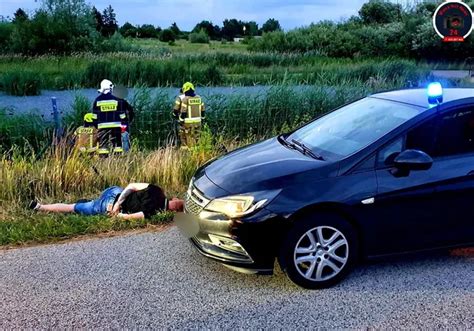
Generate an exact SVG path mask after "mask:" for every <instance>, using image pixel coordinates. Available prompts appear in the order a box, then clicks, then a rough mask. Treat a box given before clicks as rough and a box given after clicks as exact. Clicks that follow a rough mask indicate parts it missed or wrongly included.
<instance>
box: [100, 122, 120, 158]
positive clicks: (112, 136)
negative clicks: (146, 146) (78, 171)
mask: <svg viewBox="0 0 474 331" xmlns="http://www.w3.org/2000/svg"><path fill="white" fill-rule="evenodd" d="M98 139H99V149H98V152H99V155H108V154H109V153H110V152H114V153H123V148H122V129H121V128H108V129H99V131H98Z"/></svg>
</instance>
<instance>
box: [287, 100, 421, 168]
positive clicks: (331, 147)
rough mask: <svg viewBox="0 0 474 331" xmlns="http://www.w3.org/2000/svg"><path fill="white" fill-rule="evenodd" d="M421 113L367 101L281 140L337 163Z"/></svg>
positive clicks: (417, 109) (408, 107) (391, 103)
mask: <svg viewBox="0 0 474 331" xmlns="http://www.w3.org/2000/svg"><path fill="white" fill-rule="evenodd" d="M422 111H423V108H421V107H417V106H412V105H407V104H402V103H398V102H394V101H388V100H382V99H377V98H370V97H369V98H365V99H362V100H359V101H356V102H354V103H351V104H349V105H347V106H344V107H342V108H339V109H338V110H336V111H333V112H331V113H329V114H327V115H325V116H323V117H321V118H319V119H317V120H316V121H314V122H311V123H309V124H308V125H305V126H304V127H302V128H300V129H299V130H297V131H295V132H293V133H292V134H291V135H289V136H288V137H286V138H285V139H286V140H287V141H289V142H291V141H293V140H295V141H297V142H300V143H302V144H304V145H306V146H307V147H308V148H309V149H311V150H312V151H314V152H315V153H318V154H320V155H322V156H324V157H325V158H333V159H334V158H335V159H341V158H344V157H346V156H349V155H351V154H353V153H355V152H358V151H360V150H361V149H363V148H364V147H367V146H368V145H370V144H372V143H374V142H375V141H377V140H378V139H380V138H381V137H383V136H384V135H385V134H387V133H389V132H390V131H392V130H394V129H396V128H397V127H398V126H400V125H402V124H403V123H405V122H407V121H408V120H410V119H412V118H413V117H415V116H416V115H418V114H420V113H421V112H422Z"/></svg>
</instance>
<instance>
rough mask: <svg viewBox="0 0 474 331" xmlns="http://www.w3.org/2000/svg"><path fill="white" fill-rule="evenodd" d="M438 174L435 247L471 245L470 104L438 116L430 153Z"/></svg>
mask: <svg viewBox="0 0 474 331" xmlns="http://www.w3.org/2000/svg"><path fill="white" fill-rule="evenodd" d="M433 158H434V165H436V168H437V169H438V171H439V172H440V173H441V174H442V179H441V180H440V181H439V182H438V184H437V186H436V192H435V196H436V198H435V199H436V201H438V202H439V206H438V207H437V208H436V210H437V212H438V218H440V224H441V227H440V236H439V238H438V244H439V245H440V246H442V245H456V244H465V243H472V242H474V105H471V106H464V107H460V108H458V109H454V110H451V111H449V112H446V113H444V114H441V115H440V120H439V129H438V133H437V137H436V141H435V148H434V152H433Z"/></svg>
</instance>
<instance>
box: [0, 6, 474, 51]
mask: <svg viewBox="0 0 474 331" xmlns="http://www.w3.org/2000/svg"><path fill="white" fill-rule="evenodd" d="M466 2H467V3H468V4H469V5H470V6H471V7H473V8H474V0H468V1H466ZM439 3H441V1H434V2H433V1H429V2H428V1H425V2H419V1H416V2H414V4H412V5H406V6H402V5H400V4H396V3H393V2H390V1H386V0H370V1H368V2H366V3H365V4H364V5H362V7H361V8H360V10H359V12H358V15H356V16H352V17H350V18H349V19H346V20H343V21H339V22H332V21H323V22H319V23H315V24H311V25H309V26H307V27H302V28H298V29H293V30H290V31H287V32H285V31H283V30H282V28H281V26H280V23H279V22H278V20H275V19H268V20H267V21H266V22H265V23H264V24H263V25H262V26H261V27H259V26H258V24H257V23H256V22H254V21H241V20H238V19H226V20H224V21H223V24H222V26H219V25H215V24H213V23H212V22H210V21H202V22H200V23H198V24H196V26H195V27H194V28H193V29H192V30H191V31H189V32H188V31H182V30H181V29H180V28H179V27H178V25H177V24H176V23H173V24H172V25H171V26H169V27H168V28H164V29H162V28H161V27H158V26H154V25H151V24H143V25H133V24H131V23H129V22H126V23H125V24H123V25H122V26H119V24H118V22H117V19H116V15H115V12H114V9H113V8H112V6H108V7H107V8H105V9H104V10H103V11H99V10H98V9H97V8H95V7H91V6H89V5H87V4H86V2H85V0H41V7H40V9H38V10H36V11H35V12H34V13H33V14H31V15H27V13H26V12H25V11H24V10H22V9H18V10H17V11H16V12H15V14H14V17H13V18H12V19H6V20H5V19H4V20H3V21H2V22H0V52H2V53H20V54H27V55H38V54H45V53H56V54H70V53H73V52H83V51H93V52H113V51H127V50H131V45H130V43H127V42H125V40H124V37H126V38H156V39H160V40H161V41H164V42H169V43H171V44H172V43H174V41H175V40H176V39H188V40H189V41H190V42H192V43H208V42H209V41H210V40H228V41H232V40H233V39H234V38H236V37H243V38H244V40H245V42H247V43H248V44H249V50H251V51H257V52H281V53H292V52H296V53H312V54H315V55H322V56H329V57H345V58H357V57H378V56H381V57H404V58H424V59H437V60H438V59H444V60H459V59H465V58H466V57H469V56H474V34H473V35H471V36H470V37H469V38H468V39H467V40H466V41H465V42H464V43H444V42H442V40H441V38H439V36H438V35H437V34H436V33H435V31H434V29H433V25H432V16H433V14H434V12H435V10H436V8H437V7H438V4H439ZM256 36H261V37H260V38H254V37H256Z"/></svg>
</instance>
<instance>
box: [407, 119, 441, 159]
mask: <svg viewBox="0 0 474 331" xmlns="http://www.w3.org/2000/svg"><path fill="white" fill-rule="evenodd" d="M437 121H438V117H434V118H432V119H429V120H428V121H425V122H424V123H422V124H421V125H419V126H417V127H416V128H414V129H412V130H410V131H408V133H407V137H406V144H405V148H404V149H403V150H406V149H416V150H419V151H422V152H425V153H427V154H428V155H430V156H433V152H434V141H435V137H436V131H437Z"/></svg>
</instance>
